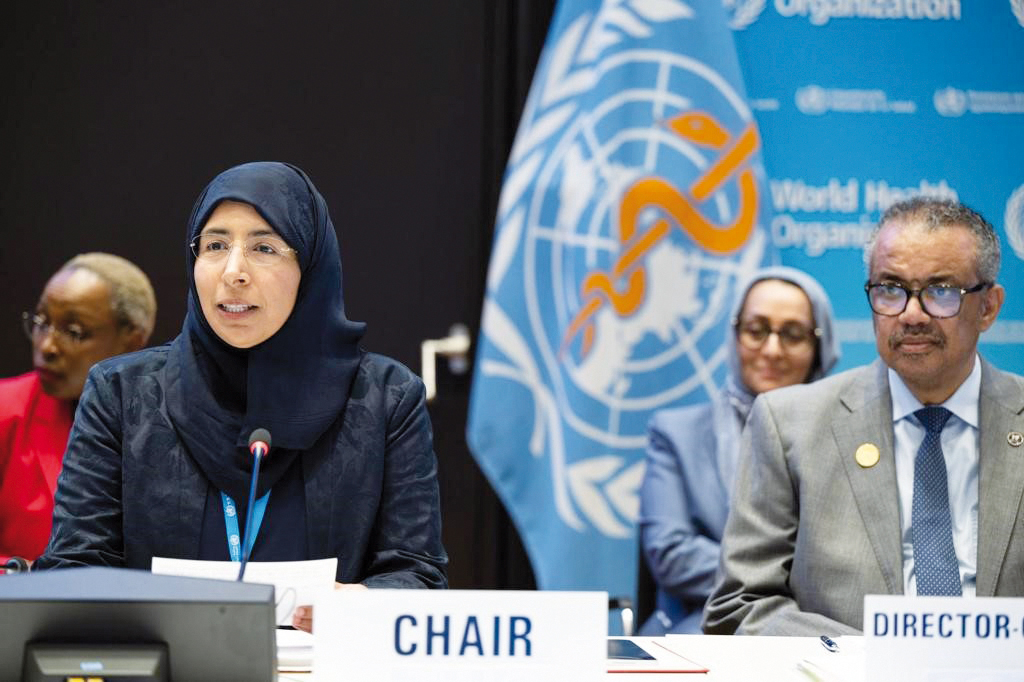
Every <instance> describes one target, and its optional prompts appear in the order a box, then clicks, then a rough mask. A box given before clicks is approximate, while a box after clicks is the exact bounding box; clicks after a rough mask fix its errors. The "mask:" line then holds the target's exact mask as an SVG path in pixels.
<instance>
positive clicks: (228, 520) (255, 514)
mask: <svg viewBox="0 0 1024 682" xmlns="http://www.w3.org/2000/svg"><path fill="white" fill-rule="evenodd" d="M269 499H270V491H269V490H268V491H267V494H266V495H264V496H263V497H261V498H260V499H258V500H256V503H255V504H254V505H253V507H252V532H250V534H249V555H250V556H252V546H253V544H254V543H255V542H256V535H257V534H258V533H259V532H260V524H261V523H263V514H264V512H266V511H267V500H269ZM220 502H221V505H222V506H223V507H224V526H225V527H226V528H227V532H228V553H229V554H230V555H231V560H232V561H241V560H242V536H241V535H240V534H239V532H238V509H237V508H236V507H235V501H234V500H233V499H231V496H230V495H228V494H227V493H225V492H222V493H221V494H220Z"/></svg>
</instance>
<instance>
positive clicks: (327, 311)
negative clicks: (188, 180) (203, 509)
mask: <svg viewBox="0 0 1024 682" xmlns="http://www.w3.org/2000/svg"><path fill="white" fill-rule="evenodd" d="M225 200H232V201H240V202H244V203H246V204H249V205H251V206H252V207H253V208H255V209H256V211H257V212H259V214H260V215H261V216H262V217H263V219H264V220H266V221H267V222H268V223H269V224H270V225H271V226H272V227H273V228H274V230H275V231H276V232H277V233H278V234H279V235H280V236H281V237H282V238H283V239H284V240H285V242H287V243H288V245H289V246H291V247H292V248H294V249H296V250H297V251H298V260H299V267H300V269H301V273H302V274H301V279H300V281H299V289H298V294H297V296H296V299H295V307H294V308H293V309H292V312H291V315H290V316H289V317H288V319H287V321H286V322H285V323H284V325H283V326H282V327H281V329H279V330H278V331H277V332H276V333H275V334H274V335H273V336H271V337H270V338H269V339H267V340H266V341H263V342H262V343H260V344H258V345H256V346H253V347H252V348H248V349H240V348H235V347H233V346H231V345H229V344H227V343H225V342H224V341H223V340H222V339H221V338H220V337H219V336H217V334H216V333H215V332H214V331H213V329H212V328H211V327H210V324H209V322H208V321H207V320H206V317H205V316H204V315H203V311H202V307H201V306H200V303H199V297H198V293H197V291H196V284H195V278H194V277H193V267H194V266H195V255H194V254H193V253H192V250H191V248H189V247H188V245H187V244H188V242H191V241H192V240H193V239H194V238H195V237H196V236H198V235H199V233H200V232H201V231H202V228H203V226H204V225H205V224H206V221H207V219H208V218H209V216H210V214H211V213H212V212H213V210H214V208H215V207H216V206H217V204H219V203H220V202H222V201H225ZM185 259H186V263H187V268H186V271H187V275H188V282H189V293H188V313H187V315H186V316H185V324H184V328H183V329H182V333H181V334H180V335H179V336H178V338H177V339H175V341H174V343H173V344H172V347H171V357H170V359H169V381H168V385H167V407H168V413H169V415H170V417H171V421H172V422H173V423H174V427H175V429H176V430H177V432H178V434H179V436H180V437H181V439H182V441H183V442H184V444H185V447H186V449H187V450H188V452H189V454H190V455H191V456H192V457H193V458H194V459H195V461H196V463H197V464H198V465H199V467H200V468H201V469H202V471H203V473H204V474H205V475H206V477H207V478H208V479H209V480H210V481H211V483H212V484H213V485H214V486H216V487H217V489H219V490H221V491H224V492H226V493H228V494H229V495H231V496H232V497H233V498H234V499H235V500H236V501H238V502H240V503H241V502H242V501H244V500H245V499H246V498H247V496H248V488H249V477H250V475H251V473H252V458H251V456H250V455H249V453H248V447H247V446H248V441H249V434H250V433H252V431H253V430H254V429H257V428H264V429H267V430H268V431H270V433H271V436H272V439H273V449H272V452H271V455H270V457H268V458H267V460H266V461H265V463H264V464H262V465H261V467H260V478H259V484H258V491H257V494H258V495H263V494H264V493H265V492H266V491H267V490H269V489H270V488H271V487H272V486H273V485H274V483H275V482H276V481H277V480H278V479H279V478H280V477H281V476H282V475H283V474H284V472H285V470H286V469H287V468H288V467H289V466H290V465H291V463H292V461H293V460H294V459H295V457H296V456H297V455H298V454H299V452H301V451H304V450H308V449H310V448H311V447H312V446H313V445H314V443H316V441H317V440H318V439H319V438H320V437H321V436H322V435H323V434H324V432H325V431H327V429H328V428H329V427H330V426H331V425H332V424H333V423H335V422H336V421H337V420H338V418H339V417H340V416H341V414H342V412H343V411H344V409H345V404H346V401H347V400H348V394H349V388H350V386H351V384H352V379H353V377H354V376H355V373H356V370H357V368H358V365H359V359H360V355H361V352H360V350H359V347H358V343H359V339H360V338H361V337H362V335H363V333H364V331H365V325H364V324H362V323H357V322H351V321H349V320H348V319H347V318H346V317H345V304H344V299H343V298H342V290H341V257H340V252H339V249H338V240H337V236H336V235H335V232H334V225H333V224H332V223H331V218H330V216H329V215H328V213H327V204H326V202H325V201H324V199H323V197H322V196H320V193H319V192H318V191H317V190H316V187H314V186H313V182H312V181H311V180H310V179H309V177H308V176H307V175H306V174H305V173H304V172H302V171H301V170H300V169H299V168H296V167H295V166H292V165H290V164H286V163H278V162H262V161H261V162H254V163H247V164H243V165H241V166H235V167H234V168H230V169H228V170H226V171H224V172H223V173H221V174H220V175H218V176H217V177H215V178H214V179H213V180H212V181H211V182H210V184H209V185H207V186H206V189H204V190H203V192H202V194H200V195H199V198H198V199H197V200H196V203H195V206H194V207H193V209H192V216H191V218H190V219H189V223H188V238H187V240H186V246H185ZM318 449H319V448H318Z"/></svg>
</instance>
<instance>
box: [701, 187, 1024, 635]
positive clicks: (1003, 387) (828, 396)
mask: <svg viewBox="0 0 1024 682" xmlns="http://www.w3.org/2000/svg"><path fill="white" fill-rule="evenodd" d="M865 260H866V264H867V267H868V272H869V273H870V274H869V279H868V283H867V285H866V286H865V289H866V291H867V295H868V300H869V303H870V305H871V308H872V310H873V312H874V327H875V337H876V345H877V347H878V354H879V355H880V356H881V357H880V359H879V360H876V361H875V362H874V363H873V364H871V365H868V366H865V367H860V368H857V369H854V370H850V371H847V372H843V373H842V374H838V375H836V376H833V377H830V378H827V379H823V380H821V381H819V382H817V383H814V384H809V385H799V386H793V387H788V388H782V389H778V390H776V391H770V392H768V393H765V394H762V395H761V396H760V397H759V398H758V399H757V401H756V402H755V403H754V407H753V409H752V411H751V414H750V418H749V421H748V422H747V427H746V429H745V430H744V434H743V438H742V445H741V454H740V469H739V473H738V476H737V480H736V488H735V490H734V492H733V508H732V510H731V512H730V515H729V520H728V523H727V525H726V529H725V536H724V538H723V543H722V545H723V553H722V559H721V565H720V568H719V576H718V581H717V584H716V587H715V590H714V592H713V593H712V596H711V598H710V599H709V601H708V605H707V607H706V609H705V612H704V630H705V632H708V633H718V634H728V633H744V634H772V635H821V634H832V635H840V634H858V633H859V631H860V630H861V629H862V620H863V609H864V604H863V602H864V595H866V594H947V595H956V594H963V595H966V596H971V595H975V594H976V595H978V596H992V595H995V596H1016V597H1020V596H1024V502H1022V492H1024V447H1022V444H1024V435H1022V434H1024V414H1022V413H1024V378H1021V377H1019V376H1016V375H1013V374H1008V373H1006V372H1002V371H1000V370H998V369H996V368H995V367H993V366H992V365H990V364H989V363H988V362H986V361H985V360H983V359H981V357H980V356H979V355H978V353H977V343H978V336H979V335H980V334H981V332H983V331H985V330H986V329H988V328H989V327H990V326H992V323H993V322H995V319H996V316H997V315H998V314H999V309H1000V307H1001V306H1002V304H1003V300H1004V297H1005V293H1006V292H1005V290H1004V289H1003V287H1002V286H1000V285H999V284H997V283H996V276H997V275H998V272H999V239H998V237H997V235H996V234H995V232H994V230H993V229H992V226H991V225H989V224H988V223H987V222H986V221H985V220H984V218H982V217H981V216H980V215H978V214H977V213H975V212H974V211H972V210H971V209H969V208H967V207H966V206H963V205H962V204H959V203H956V202H950V201H939V200H934V199H921V198H918V199H912V200H909V201H906V202H902V203H899V204H896V205H894V206H893V207H892V208H890V209H889V210H888V211H887V212H886V213H885V215H884V216H883V217H882V220H881V221H880V223H879V227H878V228H876V230H875V232H874V234H873V235H872V238H871V240H870V241H869V243H868V245H867V249H866V252H865ZM928 406H933V407H930V408H929V409H924V408H926V407H928ZM943 464H944V465H945V466H943ZM1014 530H1016V532H1014Z"/></svg>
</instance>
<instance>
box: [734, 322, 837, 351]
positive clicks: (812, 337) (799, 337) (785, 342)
mask: <svg viewBox="0 0 1024 682" xmlns="http://www.w3.org/2000/svg"><path fill="white" fill-rule="evenodd" d="M772 334H775V335H776V336H777V337H778V338H779V345H781V346H782V347H783V348H785V349H786V350H796V349H798V348H802V347H806V346H812V345H814V343H815V342H816V341H817V340H818V337H820V336H821V330H820V329H818V328H817V327H815V328H813V329H811V328H809V327H806V326H804V325H802V324H800V323H799V322H787V323H785V324H783V325H782V326H780V327H778V328H775V327H772V326H771V325H770V324H768V322H767V321H766V320H761V319H755V320H748V321H747V322H737V323H736V338H737V340H738V341H739V342H740V345H742V346H743V347H744V348H747V349H749V350H759V349H760V348H761V346H763V345H764V344H765V342H766V341H767V340H768V337H769V336H771V335H772Z"/></svg>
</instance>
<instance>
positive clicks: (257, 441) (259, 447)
mask: <svg viewBox="0 0 1024 682" xmlns="http://www.w3.org/2000/svg"><path fill="white" fill-rule="evenodd" d="M249 452H250V453H252V457H253V461H252V480H251V481H250V482H249V503H248V504H247V505H246V506H245V537H244V538H243V539H242V560H241V561H240V562H239V567H238V582H242V578H243V577H244V576H245V565H246V564H247V563H249V536H250V534H251V533H252V510H253V507H254V506H256V482H257V481H258V480H259V478H260V460H262V459H263V458H264V457H266V456H267V455H268V454H270V432H269V431H267V430H266V429H256V430H255V431H253V432H252V433H251V434H249Z"/></svg>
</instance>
